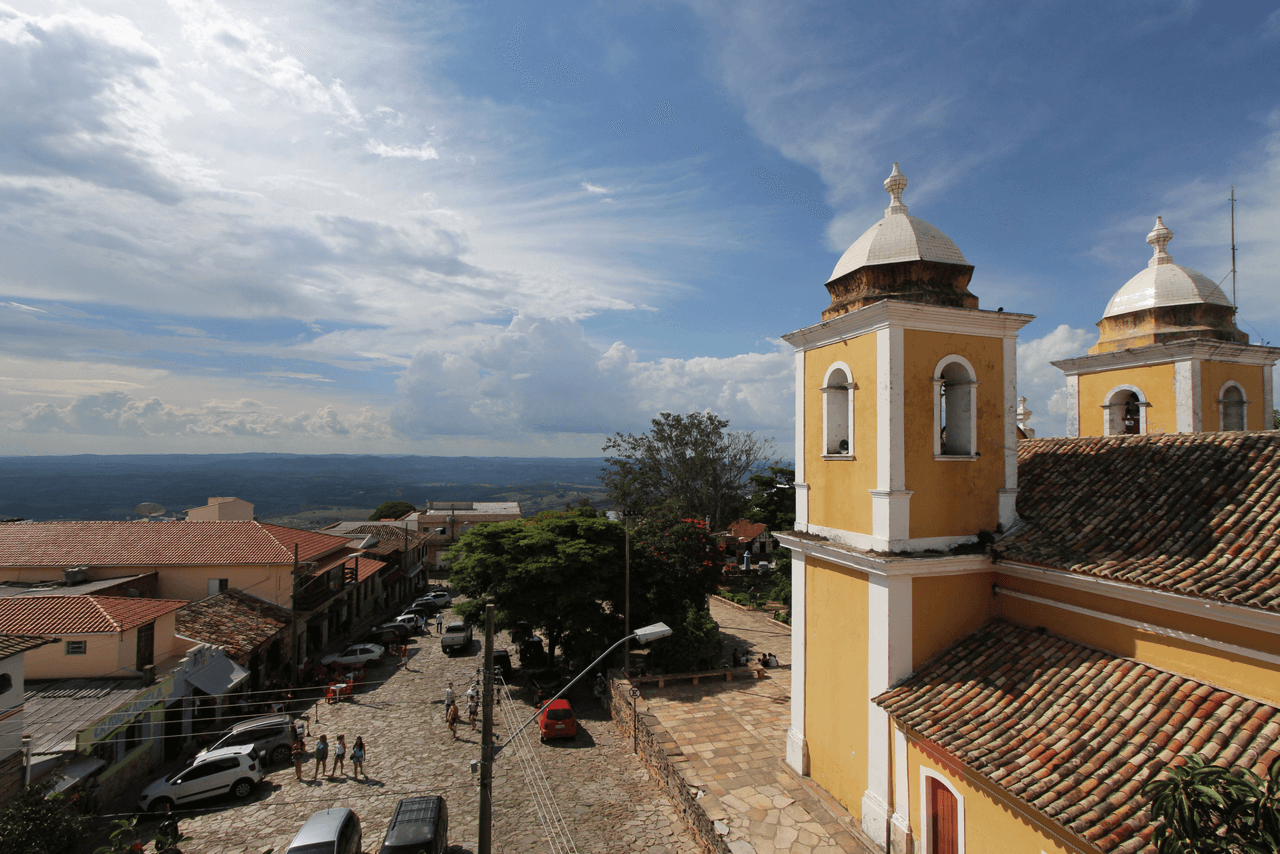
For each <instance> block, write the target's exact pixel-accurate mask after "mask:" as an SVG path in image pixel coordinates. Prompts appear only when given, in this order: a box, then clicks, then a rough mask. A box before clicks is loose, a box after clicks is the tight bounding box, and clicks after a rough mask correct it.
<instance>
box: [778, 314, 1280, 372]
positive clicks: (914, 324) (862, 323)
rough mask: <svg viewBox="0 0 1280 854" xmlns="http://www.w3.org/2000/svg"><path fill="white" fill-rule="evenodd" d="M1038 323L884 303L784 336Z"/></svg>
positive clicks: (820, 343)
mask: <svg viewBox="0 0 1280 854" xmlns="http://www.w3.org/2000/svg"><path fill="white" fill-rule="evenodd" d="M1033 320H1035V315H1034V314H1017V313H1015V312H1011V311H984V310H982V309H976V308H949V307H947V306H938V305H921V304H919V303H909V302H901V301H899V300H881V301H880V302H878V303H874V304H872V305H868V306H865V307H863V308H860V309H858V310H857V311H850V312H847V313H845V314H842V315H839V316H838V317H833V318H831V319H830V320H824V321H822V322H821V323H816V324H814V325H813V326H806V327H805V328H804V329H798V330H796V331H795V332H789V333H787V334H786V335H783V336H782V340H784V341H786V342H787V343H788V344H790V345H791V346H792V347H795V348H796V349H797V350H812V349H814V348H816V347H824V346H826V345H828V344H834V343H836V342H837V341H847V340H849V339H850V338H856V337H858V336H860V335H866V334H867V333H869V332H878V331H879V330H881V329H887V328H889V327H890V326H894V327H899V328H902V329H914V330H919V331H921V332H951V333H955V334H957V335H977V336H981V337H984V338H990V337H997V338H1013V337H1016V336H1017V334H1018V330H1019V329H1021V328H1022V327H1024V326H1026V325H1027V324H1028V323H1030V322H1031V321H1033ZM1276 353H1277V358H1280V348H1277V350H1276Z"/></svg>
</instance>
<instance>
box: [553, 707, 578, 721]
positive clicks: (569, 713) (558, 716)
mask: <svg viewBox="0 0 1280 854" xmlns="http://www.w3.org/2000/svg"><path fill="white" fill-rule="evenodd" d="M572 718H573V709H548V710H547V720H549V721H567V720H570V719H572Z"/></svg>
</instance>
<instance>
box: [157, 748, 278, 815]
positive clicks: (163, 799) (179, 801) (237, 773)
mask: <svg viewBox="0 0 1280 854" xmlns="http://www.w3.org/2000/svg"><path fill="white" fill-rule="evenodd" d="M258 759H259V753H258V751H257V749H256V748H255V747H254V746H253V745H251V744H238V745H235V746H232V747H223V748H220V749H218V750H212V751H209V752H208V753H206V754H204V755H203V756H200V757H198V758H196V759H195V760H193V761H192V763H191V764H190V765H188V766H187V767H186V768H183V769H182V770H180V771H176V772H174V773H173V774H170V775H169V776H168V777H164V778H161V779H159V780H156V781H155V782H153V783H152V784H151V785H149V786H147V787H146V788H145V789H143V790H142V795H141V797H139V798H138V809H140V810H143V811H147V810H149V811H151V812H164V811H165V808H166V807H170V808H172V807H180V806H184V805H186V804H189V803H192V802H193V801H200V800H204V799H206V798H216V797H217V796H219V795H226V794H231V795H234V796H235V797H237V798H247V797H249V796H250V795H252V794H253V792H254V790H255V789H257V788H258V784H259V783H261V782H262V768H261V765H260V763H259V762H258Z"/></svg>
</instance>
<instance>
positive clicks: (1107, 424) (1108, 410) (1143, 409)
mask: <svg viewBox="0 0 1280 854" xmlns="http://www.w3.org/2000/svg"><path fill="white" fill-rule="evenodd" d="M1122 391H1131V392H1133V393H1134V394H1136V395H1137V396H1138V433H1139V435H1142V436H1145V435H1147V408H1148V407H1149V406H1150V403H1149V402H1148V401H1147V396H1146V395H1145V394H1143V393H1142V389H1140V388H1138V387H1137V386H1136V385H1128V384H1123V385H1118V386H1113V387H1112V389H1111V391H1109V392H1107V393H1106V394H1104V395H1103V396H1102V409H1103V410H1104V411H1103V415H1102V435H1103V436H1122V435H1124V434H1123V433H1116V432H1113V431H1114V430H1115V425H1113V424H1112V423H1111V421H1112V413H1113V412H1114V409H1113V407H1114V406H1115V404H1114V403H1112V399H1113V398H1114V397H1115V396H1116V395H1117V394H1119V393H1120V392H1122Z"/></svg>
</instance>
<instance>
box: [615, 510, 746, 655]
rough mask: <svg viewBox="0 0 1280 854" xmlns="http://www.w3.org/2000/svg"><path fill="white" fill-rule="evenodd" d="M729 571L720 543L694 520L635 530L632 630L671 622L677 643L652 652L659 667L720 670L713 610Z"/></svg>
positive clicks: (655, 523) (655, 647)
mask: <svg viewBox="0 0 1280 854" xmlns="http://www.w3.org/2000/svg"><path fill="white" fill-rule="evenodd" d="M723 569H724V550H723V549H722V548H721V544H720V540H719V538H718V537H715V536H713V535H712V534H711V532H710V531H708V530H707V527H706V525H705V524H703V523H702V522H700V521H697V520H690V519H668V520H651V519H646V520H643V521H641V522H640V523H639V524H638V525H637V526H636V527H635V528H634V529H633V530H632V532H631V628H632V629H636V628H639V627H640V626H647V625H649V624H651V623H657V622H663V623H666V624H667V626H669V627H670V628H671V630H672V638H671V640H672V641H674V642H673V643H666V642H664V643H658V644H654V645H653V646H652V647H651V648H650V650H649V662H650V664H651V665H652V666H653V667H656V668H660V669H662V670H665V671H666V672H668V673H687V672H689V671H693V670H704V669H706V668H709V667H713V666H715V664H716V663H717V662H719V660H720V655H721V653H722V652H723V651H724V641H723V640H722V639H721V637H720V631H719V628H718V627H717V626H716V623H715V621H714V620H712V619H711V614H710V612H709V611H708V610H707V606H706V603H707V597H708V596H710V595H711V594H712V593H714V592H715V591H716V588H717V587H718V586H719V584H720V576H721V573H722V571H723Z"/></svg>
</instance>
